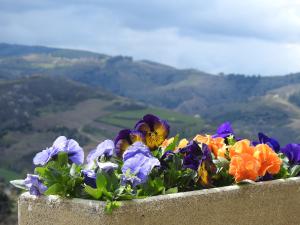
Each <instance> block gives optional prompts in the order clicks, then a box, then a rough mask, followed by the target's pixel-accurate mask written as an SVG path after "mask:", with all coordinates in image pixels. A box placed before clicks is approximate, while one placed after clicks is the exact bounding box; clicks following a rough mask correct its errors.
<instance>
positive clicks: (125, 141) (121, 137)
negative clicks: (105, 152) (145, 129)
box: [115, 129, 145, 157]
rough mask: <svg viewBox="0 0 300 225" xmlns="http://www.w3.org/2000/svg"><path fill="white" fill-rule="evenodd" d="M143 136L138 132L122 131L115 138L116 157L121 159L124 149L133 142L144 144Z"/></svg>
mask: <svg viewBox="0 0 300 225" xmlns="http://www.w3.org/2000/svg"><path fill="white" fill-rule="evenodd" d="M144 140H145V138H144V135H143V134H142V133H141V132H139V131H134V130H130V129H124V130H121V131H120V132H119V134H118V135H117V137H116V138H115V148H116V155H117V156H118V157H122V155H123V153H124V152H125V151H126V149H127V148H128V147H129V146H130V145H132V144H133V143H135V142H138V141H140V142H144Z"/></svg>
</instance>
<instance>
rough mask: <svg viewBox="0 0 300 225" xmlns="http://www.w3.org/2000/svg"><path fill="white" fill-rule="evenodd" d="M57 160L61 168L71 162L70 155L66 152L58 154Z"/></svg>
mask: <svg viewBox="0 0 300 225" xmlns="http://www.w3.org/2000/svg"><path fill="white" fill-rule="evenodd" d="M57 160H58V163H59V164H60V165H61V166H63V165H66V164H68V160H69V159H68V153H66V152H60V153H58V155H57Z"/></svg>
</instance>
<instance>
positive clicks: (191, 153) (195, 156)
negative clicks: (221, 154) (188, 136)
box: [179, 141, 203, 171]
mask: <svg viewBox="0 0 300 225" xmlns="http://www.w3.org/2000/svg"><path fill="white" fill-rule="evenodd" d="M179 152H180V153H182V154H184V158H183V168H190V169H192V170H196V171H197V169H198V167H199V165H200V163H201V159H202V156H203V152H202V150H201V148H200V146H199V145H198V143H197V142H196V141H190V143H189V144H188V145H187V146H186V147H185V148H182V149H180V150H179Z"/></svg>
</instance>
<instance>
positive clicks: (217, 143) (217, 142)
mask: <svg viewBox="0 0 300 225" xmlns="http://www.w3.org/2000/svg"><path fill="white" fill-rule="evenodd" d="M194 141H197V142H200V143H204V144H206V145H207V146H208V148H209V149H210V150H211V151H212V153H213V154H214V155H215V157H216V158H217V157H218V151H219V149H222V148H223V147H224V145H225V143H224V138H221V137H217V138H213V137H212V136H210V135H205V136H203V135H200V134H198V135H197V136H196V137H194Z"/></svg>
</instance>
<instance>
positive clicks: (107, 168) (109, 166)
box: [97, 162, 118, 173]
mask: <svg viewBox="0 0 300 225" xmlns="http://www.w3.org/2000/svg"><path fill="white" fill-rule="evenodd" d="M97 164H98V168H99V170H100V171H104V172H106V173H109V172H111V171H113V170H115V169H117V168H118V165H117V164H115V163H112V162H98V163H97Z"/></svg>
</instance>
